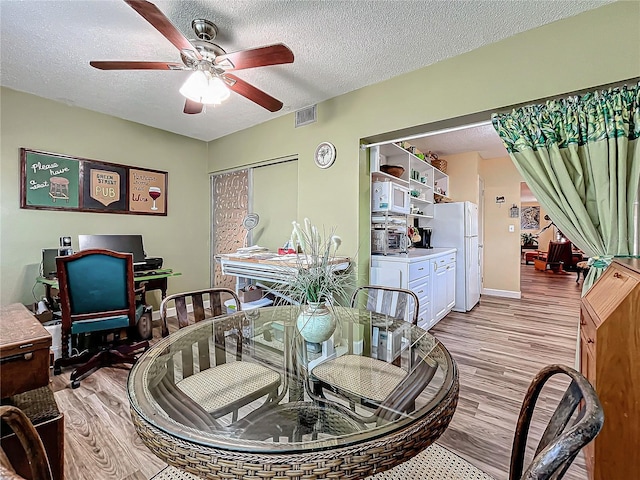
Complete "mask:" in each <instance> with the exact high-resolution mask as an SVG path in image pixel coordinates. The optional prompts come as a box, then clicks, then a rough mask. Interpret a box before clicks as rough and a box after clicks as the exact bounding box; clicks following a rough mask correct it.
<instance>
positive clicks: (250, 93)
mask: <svg viewBox="0 0 640 480" xmlns="http://www.w3.org/2000/svg"><path fill="white" fill-rule="evenodd" d="M225 77H226V78H228V79H229V80H231V81H232V82H233V85H229V84H228V87H229V89H231V90H233V91H234V92H236V93H239V94H240V95H242V96H243V97H245V98H248V99H249V100H251V101H252V102H254V103H257V104H258V105H260V106H261V107H264V108H266V109H267V110H269V111H270V112H277V111H278V110H280V109H281V108H282V102H281V101H280V100H278V99H276V98H273V97H272V96H271V95H269V94H267V93H265V92H263V91H262V90H260V89H258V88H256V87H254V86H253V85H251V84H249V83H247V82H245V81H244V80H240V79H239V78H238V77H236V76H235V75H230V74H226V75H225Z"/></svg>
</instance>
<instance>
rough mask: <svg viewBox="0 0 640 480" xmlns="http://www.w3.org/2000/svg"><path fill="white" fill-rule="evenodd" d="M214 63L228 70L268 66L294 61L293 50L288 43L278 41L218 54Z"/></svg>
mask: <svg viewBox="0 0 640 480" xmlns="http://www.w3.org/2000/svg"><path fill="white" fill-rule="evenodd" d="M225 60H229V61H230V62H231V63H232V64H233V66H232V67H227V66H226V65H225ZM214 63H215V64H216V65H219V66H220V67H222V68H224V69H225V70H227V71H231V70H243V69H245V68H255V67H266V66H269V65H280V64H283V63H293V52H292V51H291V50H289V47H287V46H286V45H284V44H282V43H277V44H275V45H268V46H266V47H258V48H251V49H249V50H241V51H239V52H234V53H227V54H226V55H218V56H217V57H216V60H215V62H214ZM227 63H228V62H227Z"/></svg>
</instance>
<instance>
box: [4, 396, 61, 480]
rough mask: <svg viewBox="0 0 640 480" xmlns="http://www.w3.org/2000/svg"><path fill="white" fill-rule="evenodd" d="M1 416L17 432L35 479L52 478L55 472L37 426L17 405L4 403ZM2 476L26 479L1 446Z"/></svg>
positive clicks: (44, 479)
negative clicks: (17, 470) (19, 473)
mask: <svg viewBox="0 0 640 480" xmlns="http://www.w3.org/2000/svg"><path fill="white" fill-rule="evenodd" d="M0 418H1V419H2V422H4V423H6V424H7V425H8V426H9V427H10V428H11V430H12V431H13V432H14V433H15V434H16V436H17V437H18V439H19V440H20V443H21V444H22V447H23V448H24V454H25V456H26V457H27V460H28V463H29V467H30V469H31V477H30V478H32V479H33V480H52V479H53V474H52V473H51V467H50V465H49V460H48V458H47V453H46V451H45V448H44V444H43V443H42V440H41V439H40V435H38V432H37V431H36V429H35V427H34V426H33V424H32V423H31V421H30V420H29V418H28V417H27V416H26V415H25V414H24V412H23V411H22V410H20V409H19V408H17V407H14V406H9V405H6V406H5V405H3V406H1V407H0ZM0 478H3V479H5V480H24V477H22V476H20V475H18V474H17V473H16V471H15V469H14V467H13V465H11V462H10V461H9V458H8V457H7V455H6V454H5V452H4V450H2V448H1V447H0Z"/></svg>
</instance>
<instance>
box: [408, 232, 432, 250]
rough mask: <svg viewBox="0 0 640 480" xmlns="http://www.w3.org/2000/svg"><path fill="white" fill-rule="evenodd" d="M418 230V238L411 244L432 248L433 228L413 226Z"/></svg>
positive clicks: (417, 246)
mask: <svg viewBox="0 0 640 480" xmlns="http://www.w3.org/2000/svg"><path fill="white" fill-rule="evenodd" d="M415 228H416V229H417V230H418V235H419V236H420V240H419V241H418V242H414V243H413V246H414V247H416V248H433V247H432V246H431V235H432V232H433V230H432V229H431V228H422V227H415Z"/></svg>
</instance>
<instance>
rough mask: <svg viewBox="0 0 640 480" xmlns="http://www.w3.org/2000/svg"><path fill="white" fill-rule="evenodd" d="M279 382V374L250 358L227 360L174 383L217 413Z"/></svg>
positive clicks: (230, 408)
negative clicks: (234, 360)
mask: <svg viewBox="0 0 640 480" xmlns="http://www.w3.org/2000/svg"><path fill="white" fill-rule="evenodd" d="M278 385H280V374H279V373H278V372H276V371H275V370H272V369H270V368H267V367H265V366H263V365H260V364H257V363H251V362H228V363H223V364H221V365H216V366H214V367H211V368H207V369H206V370H203V371H201V372H198V373H196V374H194V375H191V376H189V377H187V378H185V379H183V380H180V381H179V382H177V383H176V386H177V387H178V388H179V389H180V390H182V391H183V392H184V393H185V394H186V395H188V396H189V397H190V398H191V399H193V401H194V402H196V403H197V404H198V405H200V406H201V407H202V408H204V409H205V410H206V411H207V412H209V413H211V414H214V415H216V416H219V415H224V414H225V413H228V412H231V411H233V410H237V409H238V408H240V407H242V406H243V405H244V404H246V403H247V401H253V400H255V399H257V398H260V397H262V396H263V395H265V394H266V393H269V392H270V391H272V390H274V389H276V388H277V387H278Z"/></svg>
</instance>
